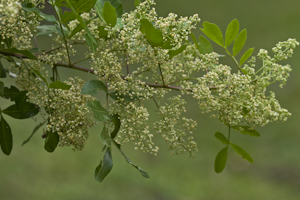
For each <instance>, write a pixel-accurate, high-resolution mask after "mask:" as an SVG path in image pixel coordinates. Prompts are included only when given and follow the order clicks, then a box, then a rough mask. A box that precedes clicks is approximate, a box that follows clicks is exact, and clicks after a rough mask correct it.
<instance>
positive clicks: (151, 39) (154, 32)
mask: <svg viewBox="0 0 300 200" xmlns="http://www.w3.org/2000/svg"><path fill="white" fill-rule="evenodd" d="M140 22H141V26H140V31H141V32H142V33H144V34H145V37H146V39H147V41H148V43H149V44H150V45H151V46H152V47H157V46H161V45H163V44H164V39H163V35H162V32H161V31H160V30H158V29H156V28H154V26H153V25H152V24H151V23H150V22H149V21H148V20H147V19H142V20H141V21H140Z"/></svg>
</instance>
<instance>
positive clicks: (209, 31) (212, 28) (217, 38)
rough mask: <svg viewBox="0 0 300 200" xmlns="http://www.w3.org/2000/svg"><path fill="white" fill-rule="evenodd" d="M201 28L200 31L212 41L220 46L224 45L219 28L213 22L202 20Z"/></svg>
mask: <svg viewBox="0 0 300 200" xmlns="http://www.w3.org/2000/svg"><path fill="white" fill-rule="evenodd" d="M203 28H204V29H201V31H202V32H203V33H204V34H205V35H206V36H207V37H208V38H209V39H211V40H212V41H214V42H215V43H217V44H218V45H220V46H222V47H223V46H224V41H223V35H222V32H221V30H220V28H219V27H218V26H217V25H216V24H213V23H209V22H207V21H205V22H203Z"/></svg>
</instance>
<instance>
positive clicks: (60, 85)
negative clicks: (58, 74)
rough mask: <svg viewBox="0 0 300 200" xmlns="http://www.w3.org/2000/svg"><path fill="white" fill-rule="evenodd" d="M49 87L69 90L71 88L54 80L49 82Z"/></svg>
mask: <svg viewBox="0 0 300 200" xmlns="http://www.w3.org/2000/svg"><path fill="white" fill-rule="evenodd" d="M49 88H53V89H62V90H69V89H70V88H71V85H68V84H65V83H63V82H60V81H54V82H52V83H50V85H49Z"/></svg>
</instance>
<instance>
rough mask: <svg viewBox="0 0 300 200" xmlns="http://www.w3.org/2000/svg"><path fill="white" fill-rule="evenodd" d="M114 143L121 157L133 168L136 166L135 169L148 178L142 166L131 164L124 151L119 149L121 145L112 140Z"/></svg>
mask: <svg viewBox="0 0 300 200" xmlns="http://www.w3.org/2000/svg"><path fill="white" fill-rule="evenodd" d="M113 142H114V144H115V145H116V147H117V148H118V149H119V151H120V153H121V154H122V155H123V157H124V158H125V160H126V162H127V163H129V164H130V165H132V166H133V167H134V168H136V169H137V170H139V171H140V172H141V174H142V176H143V177H145V178H150V176H149V175H148V173H147V172H146V171H145V170H143V169H142V168H140V167H139V166H137V165H135V164H133V163H132V162H131V160H130V159H129V158H128V157H127V156H126V155H125V153H124V152H123V151H122V150H121V146H120V145H119V144H117V143H116V142H115V141H113Z"/></svg>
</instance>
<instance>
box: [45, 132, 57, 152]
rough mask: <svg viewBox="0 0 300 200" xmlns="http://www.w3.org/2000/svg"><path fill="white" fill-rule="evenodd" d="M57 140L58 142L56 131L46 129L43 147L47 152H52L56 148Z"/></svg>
mask: <svg viewBox="0 0 300 200" xmlns="http://www.w3.org/2000/svg"><path fill="white" fill-rule="evenodd" d="M58 142H59V136H58V134H57V133H56V132H52V131H47V132H46V140H45V145H44V149H45V150H46V151H48V152H49V153H52V152H53V151H54V150H55V149H56V147H57V145H58Z"/></svg>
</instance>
